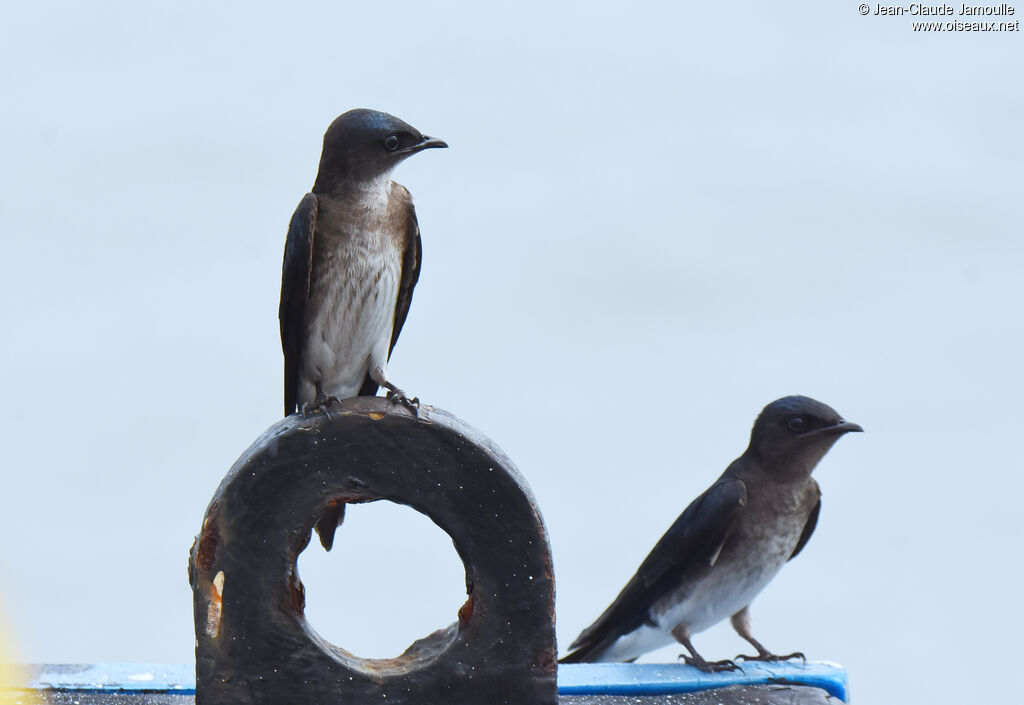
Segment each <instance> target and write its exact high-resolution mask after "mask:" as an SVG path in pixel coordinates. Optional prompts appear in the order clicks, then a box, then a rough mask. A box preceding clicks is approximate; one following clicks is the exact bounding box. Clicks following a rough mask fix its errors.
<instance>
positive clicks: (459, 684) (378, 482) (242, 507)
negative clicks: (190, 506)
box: [189, 397, 557, 705]
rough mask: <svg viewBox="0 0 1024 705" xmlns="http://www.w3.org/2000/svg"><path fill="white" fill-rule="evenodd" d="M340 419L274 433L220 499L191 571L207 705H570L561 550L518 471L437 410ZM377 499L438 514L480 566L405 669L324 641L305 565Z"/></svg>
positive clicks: (200, 682) (399, 661)
mask: <svg viewBox="0 0 1024 705" xmlns="http://www.w3.org/2000/svg"><path fill="white" fill-rule="evenodd" d="M329 412H330V413H329V415H326V414H322V413H317V414H313V415H311V416H308V417H303V416H301V415H293V416H290V417H288V418H286V419H284V420H282V421H281V422H279V423H277V424H275V425H274V426H272V427H271V428H270V429H268V430H267V431H266V432H265V433H264V434H263V435H262V436H261V437H260V438H259V439H258V440H257V441H256V442H255V443H254V444H253V445H252V447H251V448H249V450H247V451H246V452H245V453H244V454H243V455H242V457H241V458H239V460H238V461H237V462H236V463H235V465H234V466H233V467H232V468H231V470H230V471H229V472H228V474H227V476H226V477H225V478H224V481H223V482H222V483H221V485H220V487H219V488H218V490H217V492H216V493H215V495H214V497H213V499H212V501H211V502H210V505H209V508H208V509H207V512H206V517H205V519H204V521H203V527H202V531H201V533H200V535H199V536H198V537H197V539H196V543H195V545H194V546H193V548H192V553H191V557H190V562H189V575H190V582H191V584H192V589H193V606H194V609H195V626H196V702H197V703H198V704H199V705H205V704H208V703H217V704H218V705H227V704H229V703H280V702H289V703H292V704H295V705H300V704H301V703H318V704H320V705H327V704H328V703H349V704H357V703H363V702H366V703H368V702H371V701H372V702H375V703H376V702H388V703H392V704H404V703H408V704H410V705H411V704H412V703H416V704H417V705H428V704H430V703H438V704H440V703H445V704H446V705H455V704H458V703H465V704H466V705H471V704H472V705H482V704H486V703H506V702H507V703H518V704H521V705H526V704H533V703H555V702H557V695H556V691H555V670H556V664H555V636H554V577H553V575H552V567H551V554H550V548H549V546H548V540H547V536H546V533H545V530H544V525H543V522H542V520H541V517H540V514H539V512H538V511H537V508H536V505H535V503H534V500H533V497H532V496H531V494H530V491H529V489H528V488H527V487H526V484H525V483H524V482H523V480H522V478H521V476H520V475H519V473H518V472H517V471H516V469H515V467H514V466H513V465H512V463H511V462H510V461H509V459H508V458H507V457H505V455H504V454H503V453H502V452H501V451H500V450H499V449H498V448H497V447H496V446H495V445H494V444H493V443H491V442H490V441H489V440H487V439H486V438H485V437H484V436H482V435H481V434H480V433H479V432H478V431H475V430H474V429H472V428H470V427H469V426H467V425H466V424H464V423H463V422H461V421H459V420H458V419H456V418H455V417H453V416H452V415H450V414H448V413H446V412H444V411H441V410H438V409H434V408H431V407H423V408H422V409H421V411H420V414H419V416H418V417H415V416H413V415H411V414H409V413H408V412H407V411H406V410H405V409H404V408H403V407H401V406H399V405H394V404H391V403H390V402H388V401H387V400H385V399H380V398H377V397H360V398H357V399H349V400H345V401H343V402H342V403H341V404H340V405H334V406H332V407H331V408H330V409H329ZM378 499H385V500H390V501H392V502H396V503H399V504H404V505H408V506H410V507H412V508H414V509H416V510H418V511H420V512H422V513H423V514H425V515H427V516H428V517H429V518H430V519H431V520H433V521H434V523H435V524H437V525H438V526H439V527H441V529H443V530H444V531H445V532H446V533H447V534H448V535H449V536H450V537H451V539H452V542H453V544H454V545H455V550H456V551H457V552H458V554H459V557H460V558H461V559H462V562H463V564H464V566H465V569H466V583H467V585H466V587H467V595H468V599H467V600H466V603H465V604H464V605H463V607H462V608H461V609H460V610H459V613H458V621H457V622H456V623H455V624H452V625H451V626H450V627H448V628H446V629H441V630H438V631H437V632H435V633H434V634H431V635H430V636H428V637H426V638H424V639H421V640H419V641H417V642H416V643H414V644H413V645H412V646H411V647H410V648H409V649H408V650H407V651H406V652H405V653H404V654H402V655H401V656H399V657H397V658H393V659H363V658H360V657H358V656H355V655H353V654H351V653H349V652H347V651H345V650H344V649H341V648H339V647H337V646H334V645H332V644H330V643H328V642H326V641H325V640H324V639H322V638H320V637H319V636H318V635H317V634H316V632H315V631H314V630H313V629H312V627H310V625H309V624H308V623H307V622H306V619H305V616H304V614H303V609H304V602H305V600H304V590H303V587H302V583H301V581H300V580H299V577H298V572H297V569H296V561H297V559H298V556H299V554H300V553H301V552H302V550H303V549H304V548H305V547H306V546H307V545H308V543H309V540H310V536H311V532H312V529H313V527H314V525H315V524H316V523H317V522H318V521H321V520H322V518H323V517H325V516H326V517H328V518H331V517H334V516H338V515H339V514H340V512H339V511H338V510H339V509H343V508H344V505H345V504H348V503H355V502H369V501H375V500H378ZM320 528H323V523H321V527H320ZM328 528H329V529H330V530H331V532H332V533H333V528H334V524H333V522H331V524H330V526H329V527H328ZM321 533H322V538H323V539H324V540H325V542H326V543H327V544H329V542H330V538H329V537H324V536H323V532H321ZM358 577H359V576H358V575H356V576H353V579H358ZM346 608H348V609H351V606H344V605H339V609H346ZM387 627H388V625H387V624H386V623H382V624H381V628H382V629H387Z"/></svg>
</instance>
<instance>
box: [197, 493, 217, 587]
mask: <svg viewBox="0 0 1024 705" xmlns="http://www.w3.org/2000/svg"><path fill="white" fill-rule="evenodd" d="M217 509H219V506H218V504H217V503H214V504H213V506H212V507H210V511H209V513H208V514H207V516H206V519H205V521H203V530H202V533H201V534H200V536H199V550H198V551H197V552H196V564H197V565H198V566H199V567H200V568H202V569H203V570H205V571H208V570H210V569H211V568H213V561H214V559H215V558H216V557H217V542H218V539H219V537H218V535H217V529H216V528H215V527H214V526H213V523H214V521H215V520H216V518H217Z"/></svg>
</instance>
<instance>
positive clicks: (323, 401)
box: [300, 395, 341, 421]
mask: <svg viewBox="0 0 1024 705" xmlns="http://www.w3.org/2000/svg"><path fill="white" fill-rule="evenodd" d="M331 404H341V399H339V398H338V397H336V396H334V395H331V396H318V397H317V398H316V399H314V400H313V401H311V402H308V403H306V404H303V405H302V409H301V410H300V411H301V413H302V416H303V418H309V417H310V416H312V415H313V414H315V413H317V412H323V414H324V416H326V417H327V420H328V421H330V420H331V412H330V411H328V410H327V407H328V406H330V405H331Z"/></svg>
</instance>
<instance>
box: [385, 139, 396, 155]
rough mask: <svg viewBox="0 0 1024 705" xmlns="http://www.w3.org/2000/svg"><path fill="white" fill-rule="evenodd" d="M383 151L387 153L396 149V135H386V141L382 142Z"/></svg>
mask: <svg viewBox="0 0 1024 705" xmlns="http://www.w3.org/2000/svg"><path fill="white" fill-rule="evenodd" d="M384 149H386V150H388V151H389V152H394V151H395V150H396V149H398V135H388V136H387V139H385V140H384Z"/></svg>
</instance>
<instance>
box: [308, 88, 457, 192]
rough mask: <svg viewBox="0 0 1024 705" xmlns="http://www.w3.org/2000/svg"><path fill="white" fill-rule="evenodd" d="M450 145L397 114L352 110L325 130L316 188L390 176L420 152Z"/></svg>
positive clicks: (330, 187)
mask: <svg viewBox="0 0 1024 705" xmlns="http://www.w3.org/2000/svg"><path fill="white" fill-rule="evenodd" d="M447 146H448V145H447V144H446V143H445V142H444V141H442V140H439V139H437V138H435V137H428V136H427V135H424V134H423V133H421V132H420V131H419V130H417V129H416V128H415V127H413V126H412V125H410V124H409V123H407V122H404V121H402V120H399V119H398V118H396V117H395V116H394V115H388V114H387V113H382V112H379V111H377V110H366V109H365V108H359V109H356V110H349V111H348V112H347V113H343V114H342V115H339V116H338V117H337V118H335V120H334V122H332V123H331V126H330V127H328V128H327V132H326V133H324V148H323V153H322V154H321V156H320V169H319V172H318V173H317V177H316V184H315V185H314V186H313V191H314V192H315V193H321V192H324V191H329V190H332V188H333V187H336V186H337V185H338V184H340V183H342V182H346V181H356V182H359V181H374V180H377V179H382V178H389V177H390V174H391V171H392V170H393V169H394V168H395V167H396V166H398V165H399V164H400V163H401V162H402V161H403V160H405V159H407V158H409V157H411V156H412V155H414V154H416V153H417V152H421V151H423V150H424V149H430V148H433V147H447Z"/></svg>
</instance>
